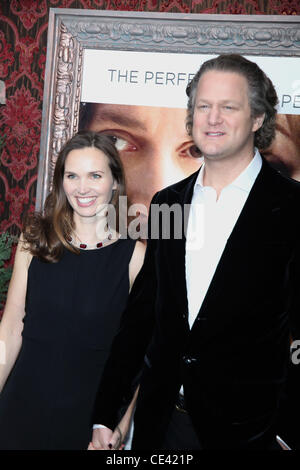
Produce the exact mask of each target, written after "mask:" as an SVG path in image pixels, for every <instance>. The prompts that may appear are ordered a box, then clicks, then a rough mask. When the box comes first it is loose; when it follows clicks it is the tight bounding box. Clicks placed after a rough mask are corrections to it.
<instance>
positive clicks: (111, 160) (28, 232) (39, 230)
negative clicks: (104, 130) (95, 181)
mask: <svg viewBox="0 0 300 470" xmlns="http://www.w3.org/2000/svg"><path fill="white" fill-rule="evenodd" d="M87 147H95V148H97V149H98V150H100V151H101V152H103V153H104V154H105V155H106V156H107V158H108V164H109V167H110V170H111V173H112V176H113V178H114V180H115V181H116V183H117V189H116V190H115V191H114V193H113V198H112V200H111V204H113V206H114V208H115V211H116V214H117V224H118V215H119V196H123V195H125V179H124V172H123V167H122V163H121V160H120V157H119V153H118V150H117V149H116V147H115V145H114V142H113V140H112V139H111V137H109V136H107V135H104V134H100V133H97V132H92V131H81V132H78V133H77V134H76V135H74V136H73V137H72V138H71V139H70V140H69V141H68V142H67V143H66V144H65V146H64V147H63V148H62V150H61V151H60V153H59V155H58V157H57V161H56V165H55V170H54V176H53V186H52V190H51V192H50V194H49V195H48V197H47V199H46V202H45V206H44V210H43V213H34V214H33V215H31V216H29V217H28V218H27V220H26V221H25V224H24V230H23V237H24V241H25V246H26V247H27V248H26V249H28V250H29V251H30V252H31V253H32V254H33V255H34V256H37V257H38V258H39V259H41V260H43V261H47V262H51V263H55V262H57V261H58V260H59V259H60V258H61V256H62V253H63V249H64V247H65V248H67V249H69V250H71V251H74V252H76V253H78V252H79V250H77V249H76V248H74V247H72V246H71V245H70V243H69V242H68V238H70V236H71V233H72V231H73V229H74V222H73V209H72V207H71V206H70V204H69V202H68V200H67V197H66V195H65V192H64V189H63V178H64V171H65V162H66V158H67V156H68V154H69V153H70V152H71V151H72V150H77V149H83V148H87Z"/></svg>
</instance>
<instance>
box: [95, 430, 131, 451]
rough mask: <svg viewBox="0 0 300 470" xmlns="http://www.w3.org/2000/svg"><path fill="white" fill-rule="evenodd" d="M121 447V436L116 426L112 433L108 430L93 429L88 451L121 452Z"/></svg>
mask: <svg viewBox="0 0 300 470" xmlns="http://www.w3.org/2000/svg"><path fill="white" fill-rule="evenodd" d="M123 447H124V444H123V436H122V434H121V432H120V429H119V427H118V426H117V427H116V429H115V431H114V432H112V430H111V429H109V428H96V429H94V431H93V438H92V442H90V444H89V446H88V450H122V449H123Z"/></svg>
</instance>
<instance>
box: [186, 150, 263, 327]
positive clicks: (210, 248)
mask: <svg viewBox="0 0 300 470" xmlns="http://www.w3.org/2000/svg"><path fill="white" fill-rule="evenodd" d="M261 166H262V158H261V156H260V154H259V152H258V150H257V149H256V151H255V155H254V157H253V159H252V160H251V162H250V163H249V165H248V166H247V168H245V170H243V171H242V173H240V175H239V176H238V177H237V178H236V179H235V180H234V181H233V182H232V183H231V184H229V185H228V186H226V187H225V188H223V189H222V191H221V193H220V196H219V198H218V199H217V193H216V191H215V189H214V188H212V187H211V186H203V173H204V167H205V164H203V165H202V167H201V169H200V172H199V175H198V178H197V180H196V183H195V186H194V193H193V197H192V201H191V208H190V214H189V220H188V226H187V233H186V239H187V241H186V256H185V271H186V286H187V298H188V312H189V325H190V328H192V326H193V323H194V321H195V319H196V317H197V315H198V313H199V310H200V308H201V305H202V302H203V300H204V298H205V295H206V293H207V290H208V288H209V285H210V282H211V280H212V278H213V275H214V273H215V270H216V268H217V265H218V263H219V261H220V258H221V256H222V253H223V251H224V248H225V245H226V243H227V239H228V238H229V236H230V234H231V232H232V230H233V228H234V226H235V224H236V221H237V219H238V217H239V215H240V213H241V211H242V209H243V207H244V204H245V202H246V200H247V198H248V195H249V193H250V190H251V188H252V186H253V184H254V181H255V179H256V177H257V175H258V173H259V171H260V169H261Z"/></svg>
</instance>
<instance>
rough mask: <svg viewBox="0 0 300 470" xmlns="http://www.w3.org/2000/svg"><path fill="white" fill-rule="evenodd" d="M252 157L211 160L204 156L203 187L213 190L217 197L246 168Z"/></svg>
mask: <svg viewBox="0 0 300 470" xmlns="http://www.w3.org/2000/svg"><path fill="white" fill-rule="evenodd" d="M253 155H254V152H253V154H252V155H247V156H245V157H244V158H236V159H226V158H224V159H220V160H213V159H209V158H206V157H205V156H204V162H205V167H204V174H203V185H204V186H211V187H212V188H214V189H215V191H216V193H217V197H219V195H220V193H221V191H222V189H223V188H225V187H226V186H228V185H229V184H231V183H232V182H233V181H234V180H235V179H236V178H237V177H238V176H239V175H240V174H241V173H242V172H243V171H244V170H245V168H247V166H248V165H249V163H250V162H251V160H252V159H253Z"/></svg>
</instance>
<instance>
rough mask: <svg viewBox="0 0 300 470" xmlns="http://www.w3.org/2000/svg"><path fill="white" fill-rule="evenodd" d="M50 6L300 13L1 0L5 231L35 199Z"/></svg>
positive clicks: (262, 4)
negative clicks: (4, 88)
mask: <svg viewBox="0 0 300 470" xmlns="http://www.w3.org/2000/svg"><path fill="white" fill-rule="evenodd" d="M50 7H56V8H90V9H110V10H132V11H160V12H182V13H227V14H228V13H229V14H248V15H249V14H254V15H255V14H273V15H293V14H300V2H299V0H242V1H235V0H108V1H105V0H75V1H74V0H0V80H2V81H4V82H5V87H6V104H0V145H1V143H2V141H4V144H3V145H1V149H0V233H1V232H4V231H9V232H10V233H11V234H19V231H20V228H21V219H22V215H23V214H24V212H25V211H27V210H28V209H29V210H32V209H33V208H34V204H35V190H36V179H37V165H38V155H39V140H40V128H41V117H42V97H43V83H44V67H45V59H46V43H47V24H48V12H49V8H50Z"/></svg>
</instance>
